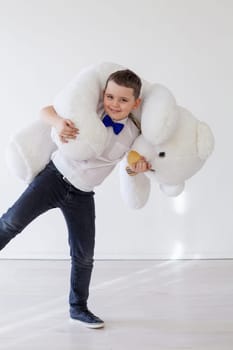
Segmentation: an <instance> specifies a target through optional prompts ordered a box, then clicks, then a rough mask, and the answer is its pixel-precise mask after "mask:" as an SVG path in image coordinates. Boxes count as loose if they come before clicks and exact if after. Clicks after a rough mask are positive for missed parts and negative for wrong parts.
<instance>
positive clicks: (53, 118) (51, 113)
mask: <svg viewBox="0 0 233 350" xmlns="http://www.w3.org/2000/svg"><path fill="white" fill-rule="evenodd" d="M40 118H41V119H42V120H43V121H44V122H45V123H46V124H48V125H50V126H52V127H54V128H55V129H56V130H57V133H58V135H59V138H60V140H61V142H63V143H67V142H68V140H69V139H75V138H76V136H77V134H78V133H79V130H78V129H77V128H76V127H75V124H74V123H73V122H72V120H70V119H65V118H62V117H61V116H60V115H58V114H57V113H56V111H55V109H54V108H53V106H47V107H44V108H42V109H41V111H40Z"/></svg>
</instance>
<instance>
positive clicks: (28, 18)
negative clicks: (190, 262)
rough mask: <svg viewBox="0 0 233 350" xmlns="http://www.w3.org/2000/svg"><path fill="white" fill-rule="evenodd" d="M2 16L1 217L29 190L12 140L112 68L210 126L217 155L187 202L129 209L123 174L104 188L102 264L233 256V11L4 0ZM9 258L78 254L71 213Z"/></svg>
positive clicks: (150, 0) (31, 233)
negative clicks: (167, 95)
mask: <svg viewBox="0 0 233 350" xmlns="http://www.w3.org/2000/svg"><path fill="white" fill-rule="evenodd" d="M0 7H1V8H0V45H1V54H0V96H1V138H0V145H1V159H0V167H1V172H0V176H1V189H0V193H1V196H0V211H1V212H4V211H5V210H6V209H7V208H8V207H9V206H10V205H11V204H12V203H13V201H14V200H15V199H16V198H17V197H18V195H19V194H20V193H21V192H22V190H23V189H24V184H22V183H21V182H20V181H19V180H17V179H16V178H14V176H13V175H11V174H10V173H9V172H8V170H7V168H6V163H5V159H4V150H5V147H6V144H7V142H8V140H9V137H10V134H11V133H13V132H15V131H16V130H17V129H19V128H21V127H22V126H24V125H27V124H28V123H29V122H31V121H33V120H34V119H35V118H37V117H38V111H39V110H40V108H41V107H42V106H45V105H47V104H50V103H51V101H52V98H53V97H54V95H55V94H56V93H57V92H58V91H59V90H60V89H61V88H62V87H63V86H64V85H65V84H66V83H67V82H68V81H69V80H70V79H71V78H72V77H73V76H74V75H75V74H76V73H77V72H78V71H79V70H80V69H81V68H83V67H85V66H87V65H89V64H92V63H97V62H102V61H112V62H116V63H119V64H122V65H124V66H128V67H129V68H130V69H133V70H135V71H136V72H137V73H138V74H139V75H141V76H142V77H143V78H144V79H146V80H148V81H151V82H157V83H161V84H164V85H165V86H167V87H168V88H169V89H170V90H171V91H172V92H173V94H174V95H175V97H176V99H177V102H178V103H179V104H180V105H182V106H184V107H186V108H188V109H189V110H190V111H192V113H193V114H194V115H195V116H196V117H197V118H199V119H201V120H203V121H205V122H207V123H208V124H209V125H210V126H211V128H212V130H213V132H214V135H215V139H216V148H215V151H214V154H213V155H212V156H211V158H210V159H209V160H208V162H207V163H206V165H205V166H204V168H203V169H202V170H201V171H200V172H199V173H198V174H197V175H195V177H193V178H192V179H190V180H189V181H188V182H187V185H186V190H185V192H184V193H183V194H182V195H181V196H179V197H178V198H177V199H171V198H167V197H165V196H164V195H163V194H162V193H160V191H159V189H158V187H157V186H154V188H153V191H152V193H151V196H150V201H149V203H148V204H147V205H146V207H145V208H143V209H141V210H138V211H133V210H130V209H129V208H127V207H126V206H125V204H124V203H123V201H122V199H121V197H120V193H119V183H118V171H117V169H116V171H115V172H114V173H113V174H112V175H111V176H110V177H109V178H108V179H107V180H106V181H105V183H104V184H103V185H102V186H101V187H99V188H97V189H96V212H97V236H96V255H95V256H96V258H97V259H98V258H122V259H125V258H133V259H134V258H142V259H143V258H145V259H147V258H148V259H149V258H224V257H226V258H230V257H231V258H232V257H233V238H232V233H233V224H232V216H233V215H232V207H233V166H232V156H231V152H232V149H233V141H232V140H233V138H232V130H231V128H232V127H233V121H232V118H233V107H232V106H233V104H232V91H233V68H232V67H233V65H232V62H233V46H232V42H233V21H232V16H233V2H232V1H231V0H229V1H228V0H221V1H220V0H216V1H214V0H144V1H137V0H118V1H115V0H99V1H91V0H86V1H81V0H76V1H75V0H8V1H3V0H0ZM110 204H111V206H110ZM115 214H117V216H118V218H120V220H119V219H117V220H116V218H115V217H114V215H115ZM1 257H4V258H66V257H68V247H67V237H66V229H65V224H64V222H63V218H62V216H61V215H60V213H59V212H58V211H56V210H54V211H51V212H49V213H47V214H45V215H44V216H42V217H40V218H38V219H37V220H36V221H35V222H33V224H31V225H30V226H29V227H28V228H27V229H26V230H25V231H24V233H22V234H21V235H20V236H18V237H17V238H16V239H15V240H14V241H12V242H11V243H10V244H9V245H8V247H7V248H5V249H4V250H3V251H2V252H1Z"/></svg>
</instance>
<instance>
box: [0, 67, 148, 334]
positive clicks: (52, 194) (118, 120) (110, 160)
mask: <svg viewBox="0 0 233 350" xmlns="http://www.w3.org/2000/svg"><path fill="white" fill-rule="evenodd" d="M140 89H141V81H140V78H139V77H138V76H137V75H136V74H135V73H133V72H132V71H130V70H122V71H117V72H115V73H113V74H111V75H110V76H109V78H108V80H107V82H106V86H105V89H104V95H103V111H102V113H100V114H101V118H102V121H103V123H104V124H105V126H106V128H107V133H108V137H107V142H106V146H105V149H104V151H103V153H102V154H101V156H100V157H97V158H95V159H90V160H86V161H73V160H71V159H68V158H66V157H65V156H64V155H63V154H62V153H61V152H60V151H59V149H58V150H56V151H55V152H54V153H53V155H52V159H51V161H50V162H49V164H48V165H47V166H46V167H45V169H44V170H42V171H41V172H40V173H39V174H38V175H37V176H36V177H35V179H34V180H33V181H32V183H31V184H30V185H29V186H28V188H27V189H26V190H25V192H24V193H23V194H22V195H21V197H20V198H19V199H18V200H17V201H16V203H15V204H14V205H13V206H12V207H11V208H10V209H9V210H8V211H7V212H6V213H5V214H4V215H3V216H2V217H1V219H0V249H2V248H3V247H4V246H5V245H6V244H7V243H8V242H9V241H10V240H11V239H12V238H13V237H15V236H16V235H17V234H18V233H20V232H21V231H22V230H23V229H24V228H25V227H26V226H27V225H28V224H29V223H30V222H31V221H32V220H33V219H35V218H36V217H37V216H39V215H40V214H42V213H44V212H46V211H48V210H49V209H52V208H60V209H61V211H62V213H63V215H64V217H65V220H66V223H67V228H68V235H69V245H70V255H71V279H70V295H69V303H70V317H71V319H72V320H75V321H76V322H77V321H78V322H81V323H82V324H84V325H86V326H87V327H89V328H101V327H103V326H104V321H102V320H101V319H100V318H98V317H97V316H95V315H94V314H93V313H91V312H90V311H89V310H88V307H87V299H88V296H89V284H90V279H91V272H92V268H93V256H94V243H95V208H94V192H93V189H94V187H95V186H97V185H99V184H100V183H101V182H102V181H103V180H104V179H105V178H106V176H107V175H108V174H109V173H110V172H111V171H112V170H113V169H114V167H115V165H116V164H117V163H118V162H119V161H120V160H121V159H122V158H123V156H124V155H125V153H126V152H128V150H129V149H130V147H131V145H132V143H133V141H134V140H135V138H136V137H137V136H138V134H139V130H138V128H137V127H136V125H135V124H134V122H133V121H132V119H131V111H133V110H134V109H136V108H138V106H139V105H140V102H141V100H140V98H139V95H140ZM100 112H101V111H100ZM40 114H41V118H42V119H43V120H44V121H45V122H46V123H48V124H49V125H51V126H54V127H55V129H56V130H57V133H58V135H59V137H60V139H61V141H62V142H68V141H69V140H70V139H73V138H75V137H78V133H79V130H78V129H77V128H76V127H75V125H74V123H73V122H72V121H71V120H69V119H64V118H62V117H61V116H59V115H58V114H57V113H56V111H55V110H54V108H53V107H52V106H48V107H45V108H43V109H42V110H41V113H40ZM149 168H150V164H148V162H146V160H145V159H144V158H142V159H141V160H139V161H138V162H137V163H136V164H135V165H134V166H133V169H132V170H133V171H134V173H136V174H137V173H140V172H144V171H147V170H148V169H149Z"/></svg>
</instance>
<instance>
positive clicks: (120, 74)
mask: <svg viewBox="0 0 233 350" xmlns="http://www.w3.org/2000/svg"><path fill="white" fill-rule="evenodd" d="M109 81H114V83H116V84H118V85H120V86H125V87H128V88H132V89H133V95H134V97H135V98H136V99H137V98H138V97H139V95H140V91H141V87H142V82H141V79H140V78H139V77H138V76H137V74H135V73H134V72H133V71H131V70H129V69H124V70H118V71H116V72H114V73H112V74H110V76H109V77H108V79H107V81H106V84H105V88H104V91H105V90H106V88H107V85H108V82H109Z"/></svg>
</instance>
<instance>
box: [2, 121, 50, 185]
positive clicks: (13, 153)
mask: <svg viewBox="0 0 233 350" xmlns="http://www.w3.org/2000/svg"><path fill="white" fill-rule="evenodd" d="M50 133H51V128H50V126H48V125H46V124H45V123H43V122H42V121H40V120H38V121H35V122H33V123H31V124H30V125H29V126H27V127H25V128H23V129H22V130H20V131H18V132H17V133H16V134H15V135H13V136H12V138H11V140H10V142H9V144H8V145H7V147H6V162H7V166H8V168H9V169H10V170H11V172H12V173H13V174H14V175H16V176H17V177H18V178H19V179H21V180H23V181H25V182H26V183H30V182H31V181H32V180H33V178H34V177H35V176H36V175H37V174H38V173H39V172H40V171H41V170H42V169H43V168H44V167H45V166H46V164H47V163H48V162H49V160H50V157H51V154H52V152H53V151H54V150H55V149H56V145H55V144H54V143H53V142H52V140H51V136H50Z"/></svg>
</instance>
